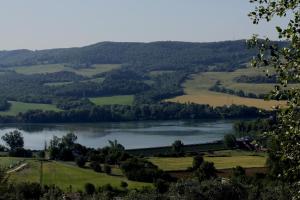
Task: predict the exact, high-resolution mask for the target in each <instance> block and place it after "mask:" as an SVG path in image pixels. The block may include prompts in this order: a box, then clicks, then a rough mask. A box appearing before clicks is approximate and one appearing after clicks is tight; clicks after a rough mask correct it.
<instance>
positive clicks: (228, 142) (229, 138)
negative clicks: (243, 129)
mask: <svg viewBox="0 0 300 200" xmlns="http://www.w3.org/2000/svg"><path fill="white" fill-rule="evenodd" d="M224 144H225V146H226V147H227V148H230V149H232V148H234V147H235V146H236V138H235V136H234V135H233V134H226V135H225V136H224Z"/></svg>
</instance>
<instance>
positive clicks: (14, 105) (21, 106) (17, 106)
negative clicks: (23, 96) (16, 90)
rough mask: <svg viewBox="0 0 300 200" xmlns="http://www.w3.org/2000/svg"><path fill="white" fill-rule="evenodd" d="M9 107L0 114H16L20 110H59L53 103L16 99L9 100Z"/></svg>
mask: <svg viewBox="0 0 300 200" xmlns="http://www.w3.org/2000/svg"><path fill="white" fill-rule="evenodd" d="M10 103H11V107H10V109H9V110H8V111H0V115H11V116H13V115H17V114H18V113H20V112H26V111H29V110H53V111H59V109H58V108H56V106H55V105H51V104H38V103H23V102H17V101H10Z"/></svg>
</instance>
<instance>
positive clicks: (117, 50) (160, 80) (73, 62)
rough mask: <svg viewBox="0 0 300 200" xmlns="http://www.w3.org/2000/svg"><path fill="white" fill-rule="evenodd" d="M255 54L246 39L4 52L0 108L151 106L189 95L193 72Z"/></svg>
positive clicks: (225, 67)
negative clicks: (187, 88) (98, 105)
mask: <svg viewBox="0 0 300 200" xmlns="http://www.w3.org/2000/svg"><path fill="white" fill-rule="evenodd" d="M255 53H256V52H255V50H254V49H248V48H247V45H246V41H245V40H237V41H224V42H209V43H192V42H172V41H166V42H150V43H137V42H101V43H97V44H93V45H89V46H85V47H78V48H64V49H49V50H38V51H30V50H24V49H23V50H14V51H0V111H3V112H4V114H9V113H12V110H13V109H14V108H16V106H15V105H24V104H20V102H21V103H30V104H39V105H32V106H31V107H32V108H35V107H37V106H40V104H43V106H44V107H45V104H47V107H48V108H53V105H55V106H56V108H57V109H60V110H68V111H72V110H78V109H92V108H94V107H95V105H96V104H97V103H99V102H105V104H107V103H111V104H113V102H117V103H119V104H120V102H121V103H122V102H125V101H122V98H124V99H126V98H127V99H128V98H129V99H130V101H126V102H127V103H125V106H127V105H128V104H132V105H146V104H148V105H152V104H155V103H158V102H161V101H163V100H165V99H169V98H173V97H177V96H182V95H184V94H187V92H186V91H185V90H184V88H183V86H184V83H186V81H187V80H189V79H190V77H191V75H193V74H199V73H200V75H201V74H203V73H205V72H233V71H235V70H237V69H241V68H246V65H247V63H248V62H249V61H250V59H251V58H252V57H253V56H254V55H255ZM244 75H246V74H244ZM211 82H212V83H211V84H212V85H213V84H215V83H214V82H215V78H213V79H212V80H211ZM201 84H203V85H205V84H207V83H206V82H205V80H204V79H203V80H202V82H201ZM193 87H194V86H193ZM210 87H211V85H210ZM245 92H247V91H245ZM120 95H121V96H120ZM103 97H110V98H103ZM114 97H115V98H119V99H118V101H113V100H114V99H113V98H114ZM107 99H109V100H107ZM111 99H113V100H111ZM108 101H109V102H108ZM10 102H14V104H13V103H10ZM95 102H96V103H95ZM115 104H116V103H115ZM26 105H28V104H26ZM15 110H17V111H18V109H15ZM19 110H22V109H19ZM23 110H24V109H23ZM17 111H16V113H17ZM0 114H1V113H0Z"/></svg>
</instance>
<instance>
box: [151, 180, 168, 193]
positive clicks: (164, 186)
mask: <svg viewBox="0 0 300 200" xmlns="http://www.w3.org/2000/svg"><path fill="white" fill-rule="evenodd" d="M154 185H155V187H156V190H157V192H159V193H165V192H167V191H168V189H169V184H168V182H167V181H165V180H162V179H158V180H156V181H155V183H154Z"/></svg>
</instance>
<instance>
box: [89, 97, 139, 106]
mask: <svg viewBox="0 0 300 200" xmlns="http://www.w3.org/2000/svg"><path fill="white" fill-rule="evenodd" d="M133 100H134V96H133V95H119V96H111V97H96V98H90V101H91V102H93V103H94V104H96V105H98V106H103V105H132V103H133Z"/></svg>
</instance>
